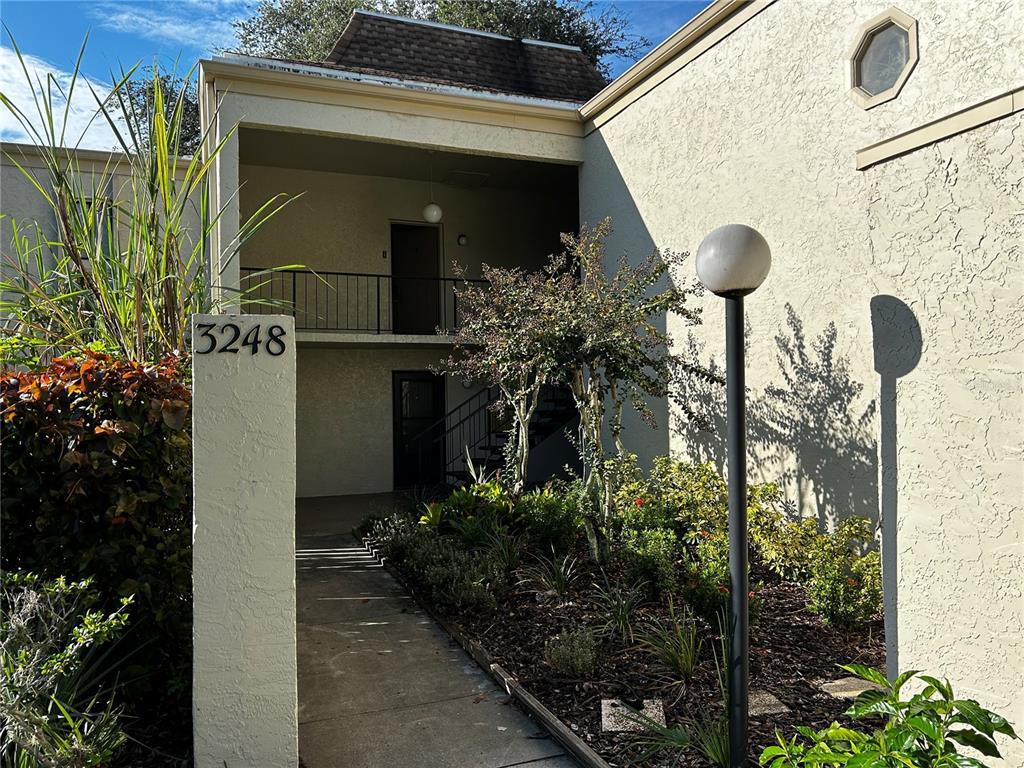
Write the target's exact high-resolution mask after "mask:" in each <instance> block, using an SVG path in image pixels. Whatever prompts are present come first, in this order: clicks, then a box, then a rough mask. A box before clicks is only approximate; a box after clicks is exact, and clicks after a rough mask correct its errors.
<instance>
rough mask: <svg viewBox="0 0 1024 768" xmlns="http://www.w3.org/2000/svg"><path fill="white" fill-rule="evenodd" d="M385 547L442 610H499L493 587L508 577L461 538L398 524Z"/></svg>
mask: <svg viewBox="0 0 1024 768" xmlns="http://www.w3.org/2000/svg"><path fill="white" fill-rule="evenodd" d="M382 547H383V552H384V555H385V557H389V558H392V559H394V561H395V562H397V563H398V564H399V566H400V567H401V568H402V569H403V570H404V571H405V572H407V573H408V574H409V576H410V577H411V578H412V579H413V581H414V582H415V583H416V584H418V585H419V586H421V587H423V588H424V589H426V590H427V591H429V593H430V598H431V600H432V601H433V603H434V604H435V605H437V606H438V607H440V608H445V609H450V610H455V611H471V610H490V609H493V608H494V607H495V598H494V592H493V587H494V585H495V583H496V582H503V581H504V574H502V573H501V572H500V569H499V568H498V567H496V566H495V564H494V563H493V562H492V561H490V560H489V559H487V558H486V557H484V556H482V555H481V554H480V553H474V552H470V551H469V550H467V549H466V548H465V546H464V544H463V543H462V542H461V541H459V540H458V539H457V538H453V537H449V536H439V535H438V534H437V533H435V532H434V531H433V530H431V529H429V528H423V527H421V526H418V525H413V524H396V525H394V527H393V529H392V535H391V538H390V539H388V540H387V542H386V543H383V544H382Z"/></svg>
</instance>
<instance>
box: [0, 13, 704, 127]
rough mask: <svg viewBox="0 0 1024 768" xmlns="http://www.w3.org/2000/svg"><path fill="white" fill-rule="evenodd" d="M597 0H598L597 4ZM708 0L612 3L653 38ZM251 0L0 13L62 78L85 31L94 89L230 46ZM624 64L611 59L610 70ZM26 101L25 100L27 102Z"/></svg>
mask: <svg viewBox="0 0 1024 768" xmlns="http://www.w3.org/2000/svg"><path fill="white" fill-rule="evenodd" d="M601 4H602V3H601V0H598V6H600V5H601ZM707 4H708V0H686V1H678V0H620V1H619V2H617V3H616V5H618V7H619V8H620V9H621V10H622V11H623V12H624V13H625V14H626V15H627V16H628V18H629V19H630V21H631V23H632V24H633V26H634V29H635V31H636V32H637V33H638V34H640V35H643V36H644V37H646V38H648V39H649V40H650V41H651V42H652V44H657V43H659V42H661V41H662V40H664V39H665V38H666V37H668V35H670V34H671V33H672V32H674V31H675V30H676V29H678V28H679V27H680V26H682V25H683V24H685V23H686V22H687V21H689V20H690V19H691V18H693V16H694V15H695V14H697V13H698V12H699V11H700V10H701V9H703V8H704V7H705V6H706V5H707ZM252 5H254V2H252V0H156V1H154V0H87V1H85V2H80V1H77V0H76V1H71V0H3V2H2V4H0V21H2V22H3V23H4V24H5V25H6V26H7V28H8V29H9V30H10V32H11V33H12V34H13V35H14V39H15V40H16V41H17V43H18V47H19V48H20V49H21V51H22V53H23V54H24V55H25V57H26V59H27V63H28V64H29V66H30V68H31V69H33V70H35V71H37V72H53V73H55V74H57V76H58V78H63V79H64V80H63V81H65V82H66V74H67V73H68V72H70V71H71V70H72V69H73V67H74V62H75V57H76V56H77V54H78V50H79V48H80V47H81V45H82V40H83V39H84V38H85V35H86V34H88V35H89V43H88V46H87V48H86V54H85V58H84V60H83V63H82V72H83V74H84V75H85V76H86V77H87V78H88V79H89V80H90V81H91V82H93V83H94V84H95V85H96V88H97V89H98V90H101V89H102V86H103V85H104V84H108V83H109V82H110V76H111V73H112V72H119V71H120V69H121V67H122V66H123V67H125V68H128V67H130V66H132V65H133V64H135V63H138V62H142V63H144V64H149V63H150V62H153V61H154V60H155V61H157V62H159V64H160V65H161V67H162V68H165V69H166V68H169V67H172V66H173V65H174V64H175V62H178V66H179V70H180V71H185V70H187V69H188V68H189V67H191V66H192V65H193V64H194V63H195V61H196V60H197V59H199V58H201V57H204V56H208V55H209V54H210V53H212V52H215V51H217V50H219V49H224V48H230V47H231V45H232V43H233V41H234V35H233V31H232V27H231V22H232V20H234V19H237V18H240V17H244V16H245V15H246V14H247V10H248V8H249V7H251V6H252ZM628 65H629V62H626V61H615V62H612V69H613V74H618V73H619V72H621V71H622V70H624V69H625V68H626V67H627V66H628ZM0 91H2V92H3V93H4V94H6V95H7V96H8V97H10V98H11V99H12V100H13V101H14V102H15V103H16V104H24V103H26V100H30V99H31V96H30V94H29V91H28V90H27V85H26V83H25V78H24V75H23V74H22V72H21V71H20V69H19V68H18V65H17V62H16V59H15V57H14V56H13V53H12V51H11V43H10V37H9V36H8V35H7V33H6V32H5V33H4V35H3V42H2V46H0ZM29 103H30V102H29ZM93 104H94V102H93V101H92V96H90V95H89V93H88V91H87V90H86V89H81V90H80V92H79V98H78V99H74V98H73V99H72V111H73V114H74V115H75V118H76V120H77V123H76V125H81V126H84V125H85V123H86V122H87V118H88V115H89V114H90V113H91V111H92V110H93ZM0 138H2V139H4V140H14V141H23V140H25V136H24V133H23V131H22V130H21V128H20V127H19V126H17V125H16V124H14V123H13V121H12V119H11V118H10V116H9V115H8V114H6V110H4V112H3V114H0ZM83 145H87V146H96V147H109V146H111V141H110V137H109V135H107V134H106V132H105V129H104V128H103V126H99V125H96V124H94V125H93V127H92V129H90V131H89V134H88V135H87V138H86V140H85V141H84V142H83Z"/></svg>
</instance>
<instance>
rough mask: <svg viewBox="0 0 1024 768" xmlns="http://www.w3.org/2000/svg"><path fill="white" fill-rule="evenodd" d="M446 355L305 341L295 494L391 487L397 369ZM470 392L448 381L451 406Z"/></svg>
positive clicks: (422, 366)
mask: <svg viewBox="0 0 1024 768" xmlns="http://www.w3.org/2000/svg"><path fill="white" fill-rule="evenodd" d="M442 356H443V350H442V349H400V348H394V347H390V348H389V347H383V348H382V347H376V348H361V349H360V348H345V349H330V348H324V347H322V346H306V347H300V348H299V350H298V372H297V380H298V389H297V394H296V397H297V406H296V408H297V411H296V433H297V435H298V437H297V441H298V442H297V451H298V478H297V486H298V487H297V493H298V495H299V496H300V497H304V496H335V495H340V494H348V493H382V492H386V491H391V490H392V489H393V487H394V484H393V478H394V449H393V446H394V439H393V435H394V424H393V413H394V409H393V406H392V403H393V396H394V395H393V387H392V373H393V372H395V371H426V370H428V369H429V368H430V366H431V365H434V364H436V363H437V362H439V361H440V360H441V358H442ZM473 391H474V390H467V389H465V388H464V387H463V386H462V385H461V383H459V382H457V381H454V380H449V381H447V383H446V393H445V394H446V399H447V407H448V409H449V410H450V409H451V408H453V407H454V406H456V405H458V404H459V403H461V402H462V401H463V400H465V399H466V398H468V397H469V396H470V395H472V394H473Z"/></svg>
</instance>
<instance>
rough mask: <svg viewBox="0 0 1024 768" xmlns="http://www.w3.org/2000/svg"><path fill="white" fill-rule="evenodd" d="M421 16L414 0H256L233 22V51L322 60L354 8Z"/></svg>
mask: <svg viewBox="0 0 1024 768" xmlns="http://www.w3.org/2000/svg"><path fill="white" fill-rule="evenodd" d="M360 8H361V9H364V10H368V11H379V12H381V13H394V14H397V15H399V16H417V17H424V11H423V8H422V4H421V3H418V2H416V0H260V2H259V3H258V4H257V5H256V8H255V10H254V11H253V14H252V16H250V17H249V18H246V19H239V20H237V21H235V22H233V24H234V27H235V35H236V36H237V37H238V46H237V50H238V52H239V53H244V54H248V55H250V56H271V57H274V58H279V59H300V60H302V61H323V60H324V59H326V58H327V55H328V54H329V53H330V52H331V50H332V49H333V48H334V44H335V43H336V42H338V38H339V37H341V33H342V30H344V29H345V25H346V24H348V21H349V19H350V18H352V13H353V12H354V11H355V10H356V9H360Z"/></svg>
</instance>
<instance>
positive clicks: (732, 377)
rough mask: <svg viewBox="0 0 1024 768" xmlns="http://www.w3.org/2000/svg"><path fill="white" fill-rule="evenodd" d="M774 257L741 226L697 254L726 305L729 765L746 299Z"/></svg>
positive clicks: (740, 595) (744, 587)
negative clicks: (744, 306) (744, 304)
mask: <svg viewBox="0 0 1024 768" xmlns="http://www.w3.org/2000/svg"><path fill="white" fill-rule="evenodd" d="M771 265H772V256H771V251H770V250H769V248H768V243H767V242H766V241H765V239H764V238H763V237H762V236H761V234H760V233H759V232H758V231H757V230H755V229H752V228H750V227H747V226H745V225H743V224H728V225H726V226H724V227H719V228H718V229H716V230H714V231H713V232H711V233H710V234H709V235H708V236H707V237H705V238H704V241H703V242H702V243H701V244H700V247H699V248H698V249H697V277H698V278H700V281H701V282H702V283H703V284H704V286H705V287H706V288H707V289H708V290H709V291H711V292H712V293H714V294H716V295H718V296H721V297H722V298H724V299H725V364H726V383H725V390H726V407H727V411H728V428H727V432H728V454H729V581H730V585H729V596H730V616H729V628H730V638H729V702H728V710H729V764H730V766H731V768H741V767H742V766H743V765H744V764H745V763H746V759H747V700H748V688H749V676H750V664H749V610H750V605H749V598H748V591H749V577H748V574H747V556H748V546H749V545H748V540H747V434H746V432H747V416H746V403H745V399H746V392H745V390H746V385H745V381H744V378H745V377H744V371H743V297H744V296H746V295H747V294H748V293H752V292H753V291H755V290H756V289H757V288H758V286H760V285H761V283H763V282H764V279H765V278H766V277H767V276H768V270H769V269H770V268H771Z"/></svg>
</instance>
